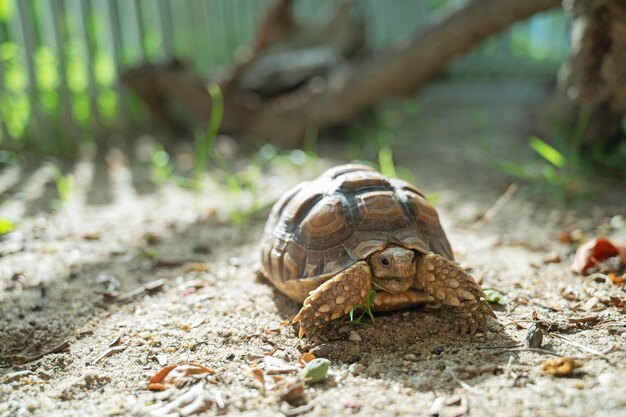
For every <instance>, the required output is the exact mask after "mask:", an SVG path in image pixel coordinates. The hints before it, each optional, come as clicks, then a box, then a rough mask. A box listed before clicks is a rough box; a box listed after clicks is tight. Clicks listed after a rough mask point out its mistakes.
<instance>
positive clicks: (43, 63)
mask: <svg viewBox="0 0 626 417" xmlns="http://www.w3.org/2000/svg"><path fill="white" fill-rule="evenodd" d="M35 64H36V70H37V84H38V85H39V88H40V89H41V90H44V91H53V90H55V89H56V88H57V86H58V84H59V73H58V72H57V59H56V56H55V53H54V50H53V49H52V48H50V47H49V46H46V45H41V46H39V47H38V48H37V50H36V51H35Z"/></svg>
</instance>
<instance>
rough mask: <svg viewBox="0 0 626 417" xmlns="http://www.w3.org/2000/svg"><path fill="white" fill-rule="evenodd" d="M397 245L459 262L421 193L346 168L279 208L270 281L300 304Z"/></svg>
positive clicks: (269, 257) (267, 269)
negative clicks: (314, 289) (337, 277)
mask: <svg viewBox="0 0 626 417" xmlns="http://www.w3.org/2000/svg"><path fill="white" fill-rule="evenodd" d="M390 244H393V245H400V246H403V247H406V248H408V249H412V250H415V251H418V252H422V253H427V252H431V251H432V252H435V253H437V254H440V255H442V256H444V257H446V258H448V259H453V255H452V250H451V249H450V245H449V243H448V240H447V238H446V236H445V233H444V231H443V229H442V228H441V225H440V223H439V217H438V215H437V212H436V210H435V209H434V208H433V207H432V206H431V205H430V203H429V202H428V201H427V200H426V198H425V196H424V194H423V193H422V192H421V191H420V190H419V189H418V188H416V187H415V186H413V185H411V184H409V183H407V182H405V181H401V180H397V179H391V180H390V179H388V178H387V177H385V176H384V175H382V174H380V173H379V172H377V171H375V170H374V169H372V168H370V167H368V166H364V165H342V166H338V167H335V168H332V169H330V170H328V171H326V172H325V173H323V174H322V175H321V176H320V177H319V178H318V179H317V180H314V181H311V182H307V183H302V184H301V185H300V186H297V187H295V188H294V189H292V190H290V191H289V192H287V193H286V194H285V196H283V197H282V198H281V199H280V200H279V201H278V202H277V203H276V204H275V205H274V207H273V209H272V212H271V214H270V218H269V219H268V222H267V224H266V228H265V232H264V240H263V244H262V256H261V259H262V263H263V269H264V273H265V274H266V276H267V277H268V278H269V279H270V280H271V281H273V282H274V283H275V284H276V285H277V287H278V288H279V289H281V291H283V292H285V293H286V294H287V295H290V296H291V297H292V298H294V299H297V298H301V297H302V295H303V294H306V293H308V290H309V288H310V287H312V286H314V285H319V283H320V282H323V281H324V280H325V279H328V278H330V277H331V276H333V275H335V274H336V273H338V272H340V271H342V270H343V269H345V268H347V267H349V266H350V265H352V264H354V263H355V262H357V261H359V260H362V259H365V258H367V257H368V256H369V255H371V254H372V253H374V252H376V251H378V250H381V249H384V248H385V247H386V246H388V245H390ZM292 281H294V282H292ZM305 289H306V290H307V291H305Z"/></svg>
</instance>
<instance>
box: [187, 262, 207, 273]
mask: <svg viewBox="0 0 626 417" xmlns="http://www.w3.org/2000/svg"><path fill="white" fill-rule="evenodd" d="M208 270H209V264H208V263H206V262H189V263H186V264H184V265H183V272H208Z"/></svg>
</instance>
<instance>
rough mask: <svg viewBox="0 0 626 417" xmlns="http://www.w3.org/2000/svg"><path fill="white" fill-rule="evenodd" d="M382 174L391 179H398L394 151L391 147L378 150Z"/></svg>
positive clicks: (382, 147)
mask: <svg viewBox="0 0 626 417" xmlns="http://www.w3.org/2000/svg"><path fill="white" fill-rule="evenodd" d="M378 165H379V166H380V172H382V173H383V175H386V176H387V177H389V178H397V176H398V175H397V174H396V165H395V164H394V163H393V151H392V150H391V148H390V147H389V146H381V147H380V149H379V150H378Z"/></svg>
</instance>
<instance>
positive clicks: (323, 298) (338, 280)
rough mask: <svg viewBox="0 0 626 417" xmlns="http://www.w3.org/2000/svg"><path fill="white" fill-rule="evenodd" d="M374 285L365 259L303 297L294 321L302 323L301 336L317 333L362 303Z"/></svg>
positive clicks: (299, 334)
mask: <svg viewBox="0 0 626 417" xmlns="http://www.w3.org/2000/svg"><path fill="white" fill-rule="evenodd" d="M371 288H372V275H371V271H370V268H369V266H368V265H367V263H366V262H363V261H361V262H357V263H355V264H354V265H352V266H351V267H350V268H347V269H346V270H345V271H342V272H340V273H339V274H337V275H335V276H334V277H333V278H331V279H329V280H328V281H326V282H325V283H323V284H322V285H320V286H319V287H318V288H317V289H316V290H315V291H313V292H312V293H311V295H309V297H308V298H307V299H306V300H304V305H303V306H302V309H301V310H300V312H299V313H298V315H297V316H296V317H294V318H293V323H297V322H300V332H299V333H298V336H299V337H302V336H304V335H305V334H306V335H308V336H311V335H313V334H315V333H317V332H318V331H319V330H320V329H321V327H322V325H323V324H324V323H325V322H327V321H330V320H335V319H338V318H339V317H341V316H344V315H346V314H348V313H349V312H350V310H351V309H352V308H353V307H354V306H356V305H358V304H361V303H363V302H364V301H365V300H366V298H367V294H368V293H369V290H370V289H371Z"/></svg>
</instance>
